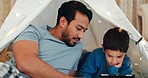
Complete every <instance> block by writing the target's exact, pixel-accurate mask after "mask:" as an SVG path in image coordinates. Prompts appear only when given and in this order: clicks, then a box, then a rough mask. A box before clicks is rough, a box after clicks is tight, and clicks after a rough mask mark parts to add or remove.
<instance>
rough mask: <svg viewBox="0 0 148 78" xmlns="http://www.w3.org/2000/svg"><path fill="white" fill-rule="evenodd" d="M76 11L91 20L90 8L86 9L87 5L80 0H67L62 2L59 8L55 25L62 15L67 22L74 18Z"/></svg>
mask: <svg viewBox="0 0 148 78" xmlns="http://www.w3.org/2000/svg"><path fill="white" fill-rule="evenodd" d="M77 11H78V12H80V13H81V14H84V15H86V16H87V17H88V19H89V22H90V21H91V19H92V11H91V10H89V9H87V7H86V6H85V5H84V4H83V3H81V2H78V1H69V2H64V3H63V4H62V5H61V7H60V8H59V10H58V16H57V23H56V25H58V24H59V20H60V18H61V17H62V16H64V17H65V18H66V20H67V21H68V24H69V23H70V22H71V21H72V20H73V19H74V18H75V15H76V12H77Z"/></svg>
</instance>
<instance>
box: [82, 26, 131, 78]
mask: <svg viewBox="0 0 148 78" xmlns="http://www.w3.org/2000/svg"><path fill="white" fill-rule="evenodd" d="M128 47H129V35H128V33H127V32H126V31H125V30H123V29H121V28H117V27H115V28H113V29H110V30H108V31H107V32H106V34H105V35H104V38H103V44H102V48H97V49H95V50H94V51H93V52H92V53H91V54H90V55H89V56H88V59H87V60H86V62H85V63H84V65H83V66H82V68H81V69H80V71H79V76H81V77H86V78H99V75H100V74H131V72H132V67H131V60H130V58H129V57H128V56H127V55H126V52H127V50H128Z"/></svg>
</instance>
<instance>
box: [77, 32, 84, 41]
mask: <svg viewBox="0 0 148 78" xmlns="http://www.w3.org/2000/svg"><path fill="white" fill-rule="evenodd" d="M83 36H84V32H83V31H80V32H79V33H78V37H79V38H80V39H82V38H83Z"/></svg>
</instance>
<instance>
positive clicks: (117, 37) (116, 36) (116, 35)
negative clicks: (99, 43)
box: [103, 27, 129, 53]
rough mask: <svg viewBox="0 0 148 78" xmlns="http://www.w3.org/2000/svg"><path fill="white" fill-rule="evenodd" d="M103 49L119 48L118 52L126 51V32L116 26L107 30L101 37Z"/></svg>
mask: <svg viewBox="0 0 148 78" xmlns="http://www.w3.org/2000/svg"><path fill="white" fill-rule="evenodd" d="M103 47H104V50H106V49H110V50H119V51H120V52H125V53H126V52H127V50H128V47H129V35H128V33H127V32H126V31H125V30H123V29H121V28H118V27H115V28H113V29H110V30H108V31H107V32H106V33H105V35H104V38H103Z"/></svg>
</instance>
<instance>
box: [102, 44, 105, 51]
mask: <svg viewBox="0 0 148 78" xmlns="http://www.w3.org/2000/svg"><path fill="white" fill-rule="evenodd" d="M102 49H103V52H105V51H104V46H103V44H102Z"/></svg>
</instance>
